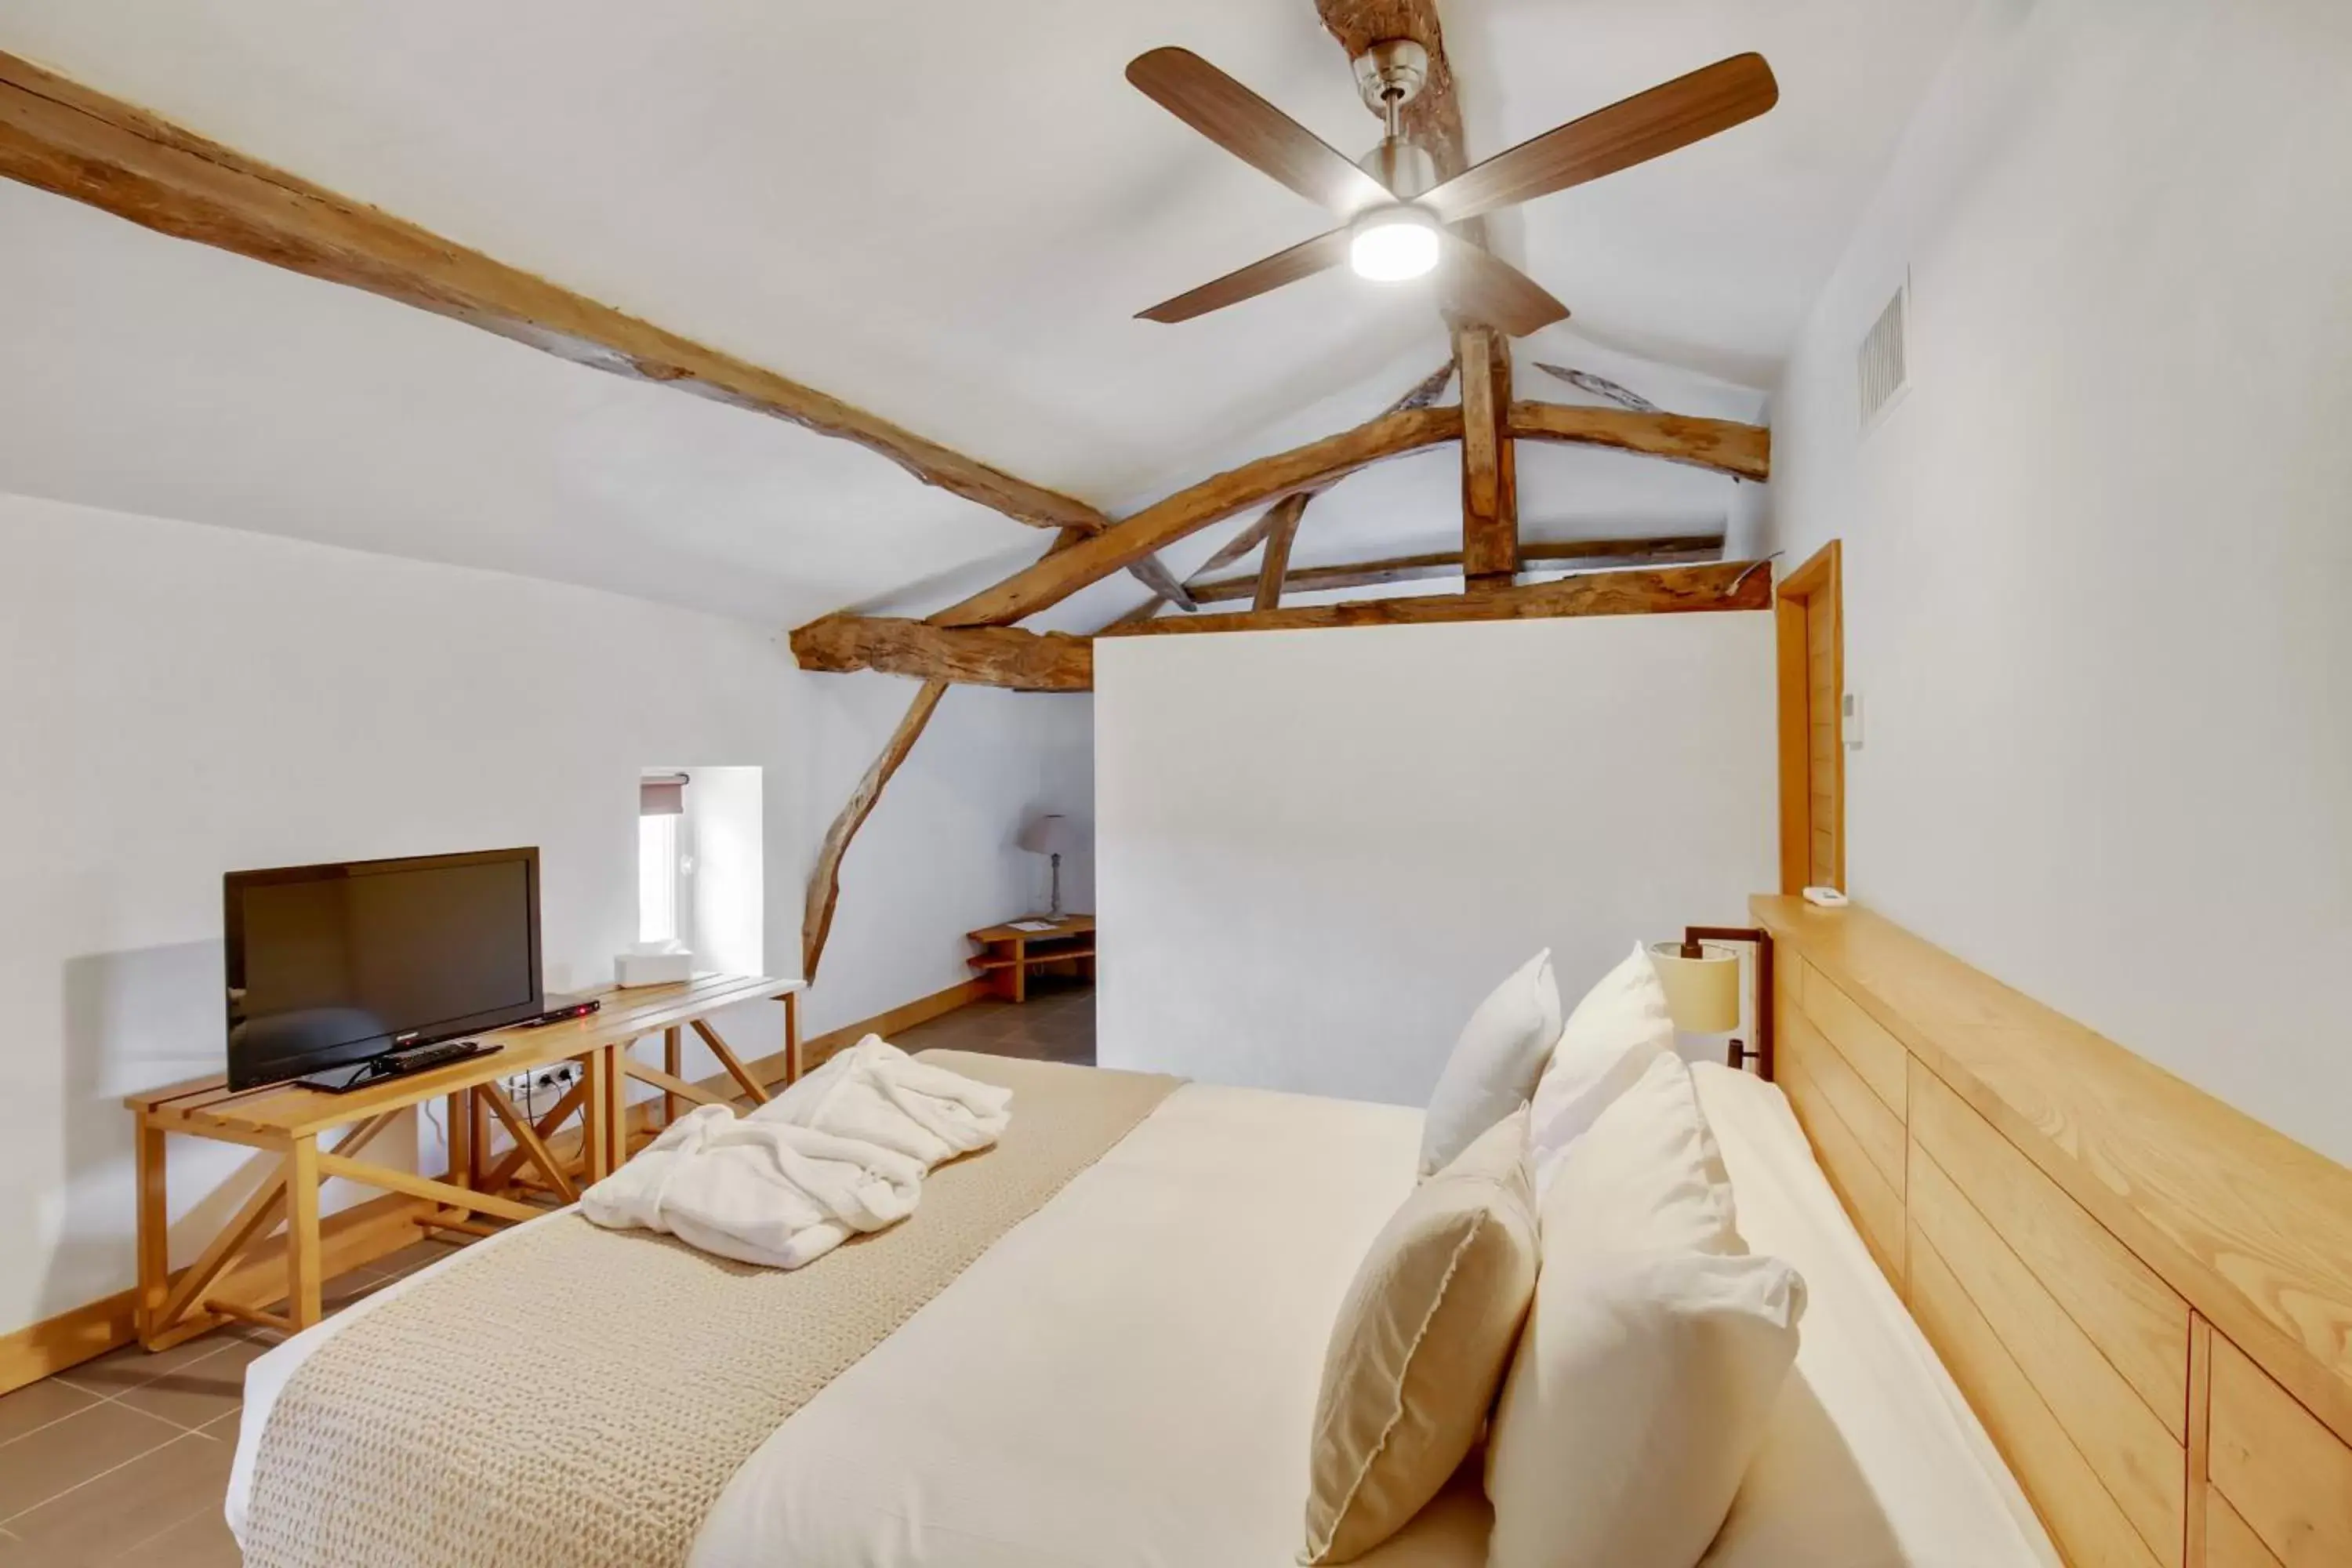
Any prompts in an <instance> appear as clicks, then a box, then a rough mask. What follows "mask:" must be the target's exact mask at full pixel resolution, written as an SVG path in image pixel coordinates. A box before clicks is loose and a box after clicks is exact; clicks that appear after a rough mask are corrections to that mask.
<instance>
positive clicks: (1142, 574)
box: [1127, 555, 1200, 610]
mask: <svg viewBox="0 0 2352 1568" xmlns="http://www.w3.org/2000/svg"><path fill="white" fill-rule="evenodd" d="M1127 571H1128V575H1129V576H1130V577H1133V578H1134V579H1135V580H1136V581H1137V582H1139V583H1140V584H1143V585H1144V586H1145V587H1147V588H1149V589H1150V590H1151V591H1152V592H1153V593H1155V594H1157V595H1160V597H1161V598H1163V599H1165V600H1167V601H1168V602H1169V603H1170V604H1171V605H1175V606H1176V607H1177V608H1178V609H1180V610H1196V609H1198V608H1200V606H1199V605H1195V604H1194V603H1192V595H1190V594H1188V593H1186V592H1185V591H1184V584H1181V583H1179V582H1178V581H1176V574H1175V573H1173V572H1171V571H1170V570H1168V568H1167V567H1166V566H1164V565H1162V564H1160V557H1158V556H1157V555H1147V556H1145V557H1144V558H1143V559H1142V560H1140V561H1139V562H1137V563H1135V564H1134V565H1132V566H1129V568H1128V569H1127Z"/></svg>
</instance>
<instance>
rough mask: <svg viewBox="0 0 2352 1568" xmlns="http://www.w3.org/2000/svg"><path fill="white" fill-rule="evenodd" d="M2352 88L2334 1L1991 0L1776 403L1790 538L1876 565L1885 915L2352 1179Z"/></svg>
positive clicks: (1876, 783) (1861, 840) (1870, 833)
mask: <svg viewBox="0 0 2352 1568" xmlns="http://www.w3.org/2000/svg"><path fill="white" fill-rule="evenodd" d="M2347 83H2352V7H2347V6H2346V5H2343V4H2342V3H2341V0H2236V3H2234V4H2228V5H2222V4H2215V3H2212V0H2041V3H2040V4H2038V5H2029V4H2025V3H2023V0H1996V3H1994V4H1990V5H1983V6H1982V7H1981V8H1980V11H1979V15H1978V16H1977V17H1976V20H1975V23H1974V25H1973V26H1972V28H1971V30H1970V34H1969V38H1968V40H1967V42H1966V43H1965V45H1964V47H1962V49H1961V51H1960V53H1959V55H1958V58H1956V59H1955V61H1954V63H1953V66H1952V68H1951V70H1950V72H1949V73H1948V76H1947V78H1946V79H1945V80H1944V81H1943V83H1942V84H1941V85H1940V87H1939V89H1938V90H1937V94H1936V95H1935V96H1934V97H1933V98H1932V99H1931V100H1930V101H1929V103H1928V105H1927V108H1926V110H1924V111H1923V113H1922V115H1921V117H1920V119H1919V121H1918V122H1917V123H1916V124H1915V126H1914V127H1913V129H1912V132H1911V134H1910V136H1909V138H1908V140H1907V141H1906V144H1905V146H1904V148H1903V150H1902V152H1901V153H1900V155H1899V156H1898V158H1897V161H1896V163H1895V167H1894V170H1893V172H1892V174H1891V175H1890V177H1889V179H1888V181H1887V184H1886V186H1885V190H1884V192H1883V193H1882V195H1881V196H1880V198H1879V201H1878V203H1877V205H1876V206H1875V208H1874V212H1873V216H1872V217H1871V219H1870V220H1869V221H1868V222H1867V223H1866V224H1865V225H1864V227H1863V229H1862V231H1861V232H1860V234H1859V235H1858V236H1857V237H1856V238H1855V240H1854V242H1853V247H1852V248H1851V249H1850V250H1849V251H1848V253H1847V255H1846V257H1845V258H1844V260H1843V264H1842V265H1841V267H1840V268H1839V270H1838V272H1837V274H1836V276H1835V279H1834V281H1833V282H1832V285H1831V287H1830V289H1828V291H1827V293H1826V294H1825V295H1824V296H1823V298H1822V300H1821V302H1820V305H1819V307H1818V309H1817V310H1816V311H1815V313H1814V315H1813V318H1812V321H1811V324H1810V326H1809V327H1808V329H1807V331H1806V333H1805V335H1804V338H1803V340H1802V342H1801V344H1800V345H1799V348H1798V352H1797V353H1796V354H1795V356H1794V358H1793V360H1792V362H1791V365H1790V372H1789V374H1788V377H1787V380H1786V383H1785V384H1784V385H1783V386H1782V387H1781V389H1780V394H1779V395H1778V397H1777V398H1776V400H1775V405H1774V411H1773V425H1774V444H1775V454H1774V469H1775V472H1774V478H1773V483H1772V485H1771V487H1770V488H1771V492H1772V493H1771V496H1770V512H1771V516H1770V517H1769V520H1767V527H1768V529H1769V531H1770V532H1771V533H1772V535H1773V536H1774V542H1775V543H1777V544H1778V545H1779V546H1780V547H1781V548H1784V549H1786V550H1787V552H1788V555H1787V558H1786V560H1787V563H1788V564H1794V563H1797V562H1800V561H1801V560H1802V559H1803V558H1804V557H1805V556H1806V555H1807V554H1809V553H1810V552H1811V551H1812V550H1814V549H1815V548H1817V547H1818V545H1819V544H1820V543H1821V542H1822V541H1823V540H1826V539H1829V538H1832V537H1842V538H1843V540H1844V542H1845V593H1846V637H1847V644H1846V672H1847V679H1848V682H1849V685H1850V686H1851V687H1852V688H1853V689H1856V690H1858V691H1859V692H1860V693H1862V695H1863V697H1864V707H1865V713H1866V720H1867V731H1866V741H1867V744H1866V745H1865V746H1864V749H1863V750H1861V751H1859V752H1854V753H1853V754H1851V756H1850V757H1849V759H1848V766H1847V781H1848V790H1849V801H1848V813H1849V821H1848V834H1849V854H1848V862H1849V868H1850V871H1851V875H1852V882H1853V891H1854V893H1855V895H1856V896H1857V897H1858V898H1859V899H1861V900H1864V901H1866V902H1868V903H1870V904H1872V905H1874V906H1875V907H1877V908H1878V909H1879V910H1882V911H1884V912H1885V914H1887V915H1888V916H1890V917H1892V918H1893V919H1895V920H1896V921H1901V922H1902V923H1904V924H1905V925H1906V926H1909V927H1911V928H1912V929H1914V930H1916V931H1918V932H1920V933H1921V934H1922V935H1924V936H1926V937H1927V938H1929V939H1930V940H1932V941H1934V942H1937V943H1939V944H1941V945H1942V946H1944V947H1946V948H1948V949H1949V950H1951V951H1952V952H1956V953H1958V954H1959V955H1960V956H1962V957H1963V958H1966V959H1968V960H1969V962H1971V963H1976V964H1978V965H1979V966H1981V967H1983V968H1985V969H1987V970H1989V971H1990V972H1991V973H1994V974H1996V975H1998V976H1999V977H2000V978H2001V979H2002V980H2004V981H2007V982H2008V983H2010V984H2012V985H2015V986H2017V987H2018V988H2020V989H2021V990H2023V991H2025V992H2028V993H2029V994H2032V995H2034V996H2036V997H2038V998H2040V999H2042V1001H2044V1002H2047V1003H2049V1004H2050V1005H2053V1006H2055V1007H2058V1008H2060V1009H2062V1010H2063V1011H2064V1012H2066V1013H2068V1014H2070V1015H2072V1016H2074V1017H2077V1018H2079V1019H2081V1020H2083V1021H2084V1023H2086V1024H2089V1025H2091V1026H2093V1027H2095V1028H2097V1029H2099V1030H2101V1031H2102V1032H2104V1033H2105V1034H2107V1035H2109V1036H2111V1037H2114V1038H2115V1039H2116V1040H2118V1041H2121V1042H2122V1043H2123V1044H2125V1045H2126V1046H2129V1047H2131V1048H2133V1049H2134V1050H2137V1051H2138V1052H2140V1053H2141V1054H2143V1055H2145V1056H2147V1057H2148V1058H2151V1059H2153V1060H2155V1061H2157V1062H2158V1063H2160V1064H2161V1065H2163V1066H2165V1067H2167V1068H2170V1069H2172V1070H2173V1071H2175V1072H2178V1073H2179V1074H2180V1075H2181V1076H2183V1077H2185V1078H2187V1079H2189V1080H2190V1081H2192V1082H2194V1083H2197V1084H2199V1085H2200V1086H2201V1087H2203V1088H2205V1089H2208V1090H2210V1091H2211V1092H2213V1093H2215V1094H2218V1095H2220V1096H2221V1098H2223V1099H2225V1100H2231V1101H2232V1102H2234V1103H2236V1104H2237V1105H2239V1106H2240V1107H2242V1109H2244V1110H2247V1111H2249V1112H2251V1113H2252V1114H2253V1115H2255V1116H2257V1117H2259V1118H2261V1119H2262V1120H2263V1121H2268V1122H2271V1123H2272V1124H2273V1125H2275V1126H2277V1127H2279V1128H2281V1129H2283V1130H2284V1131H2287V1132H2289V1133H2291V1134H2293V1135H2294V1137H2296V1138H2298V1139H2301V1140H2302V1141H2303V1142H2306V1143H2308V1144H2311V1145H2312V1146H2313V1147H2315V1148H2317V1149H2319V1150H2321V1151H2323V1152H2327V1153H2329V1154H2332V1155H2334V1156H2335V1157H2336V1158H2337V1159H2352V1117H2347V1114H2346V1108H2347V1106H2352V1051H2347V1050H2346V1049H2345V1047H2344V1021H2343V1008H2342V1006H2341V1005H2340V1002H2339V999H2338V997H2337V994H2336V993H2337V991H2338V989H2339V988H2340V982H2341V979H2342V977H2343V976H2344V975H2346V974H2347V973H2352V614H2347V610H2346V602H2347V590H2352V523H2347V498H2352V439H2347V430H2352V90H2347ZM1906 267H1907V268H1909V269H1910V273H1911V277H1912V279H1913V284H1914V297H1913V304H1912V316H1911V329H1912V330H1911V362H1912V367H1913V369H1912V375H1913V386H1912V389H1911V391H1910V393H1909V395H1908V396H1907V398H1906V400H1905V401H1904V402H1903V403H1902V404H1901V405H1899V406H1897V407H1896V408H1895V411H1894V412H1893V413H1892V415H1891V416H1889V417H1888V419H1887V420H1886V422H1885V424H1884V425H1883V426H1881V427H1880V429H1879V430H1878V431H1877V432H1876V434H1874V436H1872V437H1870V438H1869V439H1868V440H1866V441H1864V440H1860V439H1858V438H1857V436H1856V432H1855V426H1856V418H1855V411H1854V390H1853V352H1854V348H1855V345H1856V344H1857V343H1858V342H1860V340H1861V338H1862V335H1863V332H1864V330H1865V329H1866V328H1867V326H1868V324H1869V322H1870V321H1871V320H1872V319H1873V317H1874V316H1875V314H1876V313H1877V311H1878V310H1879V309H1880V307H1881V306H1882V305H1883V304H1884V302H1885V299H1886V297H1887V296H1888V294H1889V293H1890V292H1891V290H1892V289H1893V288H1894V286H1895V283H1896V281H1897V280H1898V279H1900V278H1901V276H1902V274H1903V270H1904V268H1906Z"/></svg>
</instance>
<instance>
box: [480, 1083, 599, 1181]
mask: <svg viewBox="0 0 2352 1568" xmlns="http://www.w3.org/2000/svg"><path fill="white" fill-rule="evenodd" d="M474 1092H475V1093H477V1094H478V1095H481V1096H483V1097H484V1098H486V1099H487V1100H488V1101H489V1102H490V1110H491V1111H492V1113H493V1114H495V1115H496V1116H497V1117H498V1119H499V1121H503V1122H505V1123H506V1124H507V1133H508V1136H509V1137H511V1138H512V1139H513V1140H514V1141H515V1145H516V1147H518V1148H521V1149H528V1150H530V1163H532V1164H534V1165H537V1166H538V1167H539V1173H540V1174H541V1175H542V1176H545V1177H546V1178H547V1184H548V1185H550V1186H551V1187H553V1188H554V1189H555V1191H556V1193H557V1194H558V1195H559V1196H561V1197H562V1199H563V1201H564V1202H565V1203H567V1204H576V1203H578V1202H579V1201H580V1189H579V1188H578V1187H576V1186H573V1185H572V1178H571V1177H570V1176H567V1175H565V1174H564V1173H563V1162H562V1161H561V1160H559V1159H557V1158H556V1157H555V1152H554V1151H553V1150H551V1149H550V1148H549V1147H548V1146H547V1141H546V1140H545V1139H543V1138H541V1136H540V1135H539V1129H538V1128H536V1127H534V1126H532V1125H531V1121H530V1117H528V1116H525V1115H524V1114H523V1113H522V1112H521V1111H520V1110H516V1109H515V1103H514V1101H513V1100H509V1099H508V1098H507V1091H506V1090H505V1089H500V1088H499V1086H498V1085H497V1084H496V1083H495V1082H492V1083H482V1084H477V1085H475V1086H474Z"/></svg>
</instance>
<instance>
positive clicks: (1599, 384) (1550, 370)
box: [1536, 360, 1658, 414]
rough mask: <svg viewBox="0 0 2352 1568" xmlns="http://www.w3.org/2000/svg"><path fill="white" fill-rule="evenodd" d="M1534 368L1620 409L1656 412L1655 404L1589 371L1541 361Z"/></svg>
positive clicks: (1646, 412)
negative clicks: (1602, 398) (1605, 400)
mask: <svg viewBox="0 0 2352 1568" xmlns="http://www.w3.org/2000/svg"><path fill="white" fill-rule="evenodd" d="M1536 368H1537V369H1538V370H1539V371H1541V372H1543V373H1544V374H1546V375H1549V376H1553V377H1556V378H1557V379H1559V380H1560V381H1564V382H1566V383H1568V384H1569V385H1570V386H1572V387H1574V388H1576V390H1577V391H1579V392H1588V393H1591V395H1593V396H1595V397H1604V398H1607V399H1608V400H1609V401H1610V402H1612V403H1613V404H1615V405H1617V406H1619V407H1620V408H1632V409H1635V410H1637V411H1639V412H1641V413H1643V414H1655V413H1656V412H1657V411H1658V405H1656V404H1654V403H1653V402H1651V401H1650V400H1649V399H1648V398H1646V397H1644V396H1643V395H1641V394H1640V393H1638V392H1635V391H1634V390H1633V388H1631V387H1629V386H1621V385H1619V384H1617V383H1615V382H1613V381H1612V380H1610V379H1609V378H1608V377H1607V376H1605V375H1595V374H1592V373H1591V371H1589V370H1578V369H1577V368H1575V367H1574V366H1573V365H1564V364H1546V363H1544V362H1543V361H1541V360H1538V361H1536Z"/></svg>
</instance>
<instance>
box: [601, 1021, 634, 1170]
mask: <svg viewBox="0 0 2352 1568" xmlns="http://www.w3.org/2000/svg"><path fill="white" fill-rule="evenodd" d="M635 1043H636V1042H635V1041H634V1040H615V1041H614V1042H613V1044H612V1046H611V1047H610V1050H611V1056H610V1057H609V1058H608V1059H607V1061H606V1063H605V1070H604V1142H605V1148H606V1149H607V1150H608V1151H609V1152H608V1153H607V1154H606V1155H605V1161H606V1166H605V1168H606V1169H607V1170H614V1171H617V1170H619V1169H620V1168H621V1167H622V1166H623V1165H625V1164H627V1163H629V1075H628V1072H627V1070H626V1065H625V1058H627V1057H628V1054H629V1047H631V1046H633V1045H635Z"/></svg>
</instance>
